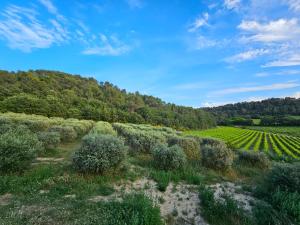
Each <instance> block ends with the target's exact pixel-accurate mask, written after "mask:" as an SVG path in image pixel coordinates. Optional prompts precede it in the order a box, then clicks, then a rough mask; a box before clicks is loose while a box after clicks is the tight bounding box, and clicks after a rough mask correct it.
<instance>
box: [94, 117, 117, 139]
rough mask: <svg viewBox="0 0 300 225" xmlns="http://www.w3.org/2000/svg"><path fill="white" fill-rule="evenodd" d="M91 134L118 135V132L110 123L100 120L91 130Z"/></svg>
mask: <svg viewBox="0 0 300 225" xmlns="http://www.w3.org/2000/svg"><path fill="white" fill-rule="evenodd" d="M90 134H110V135H115V136H116V135H117V132H116V131H115V130H114V129H113V127H112V125H111V124H110V123H108V122H103V121H99V122H97V123H96V124H95V125H94V127H93V128H92V129H91V130H90Z"/></svg>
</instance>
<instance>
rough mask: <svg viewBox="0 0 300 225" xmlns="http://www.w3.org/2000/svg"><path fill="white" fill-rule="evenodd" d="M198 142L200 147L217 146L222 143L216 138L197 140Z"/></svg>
mask: <svg viewBox="0 0 300 225" xmlns="http://www.w3.org/2000/svg"><path fill="white" fill-rule="evenodd" d="M199 142H200V144H201V146H205V145H218V144H223V143H224V142H223V141H221V140H219V139H216V138H199Z"/></svg>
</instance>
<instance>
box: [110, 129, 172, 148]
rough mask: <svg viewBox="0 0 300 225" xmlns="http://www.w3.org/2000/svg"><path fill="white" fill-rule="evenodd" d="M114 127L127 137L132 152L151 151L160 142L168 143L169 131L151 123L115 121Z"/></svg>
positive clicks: (119, 133)
mask: <svg viewBox="0 0 300 225" xmlns="http://www.w3.org/2000/svg"><path fill="white" fill-rule="evenodd" d="M113 127H114V128H115V129H116V130H117V132H118V135H120V136H122V137H124V138H125V141H126V144H127V145H128V146H130V147H131V148H130V150H131V153H137V152H145V153H150V151H151V149H153V148H154V146H155V145H156V144H158V143H166V141H167V138H166V137H167V136H168V135H170V134H169V133H168V132H169V131H164V132H163V130H162V129H161V128H156V127H153V126H149V125H135V124H121V123H114V124H113Z"/></svg>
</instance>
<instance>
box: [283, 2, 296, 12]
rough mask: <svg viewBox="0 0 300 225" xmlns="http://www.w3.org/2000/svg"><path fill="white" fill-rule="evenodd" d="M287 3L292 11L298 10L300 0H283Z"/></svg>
mask: <svg viewBox="0 0 300 225" xmlns="http://www.w3.org/2000/svg"><path fill="white" fill-rule="evenodd" d="M283 1H284V2H286V3H287V4H288V5H289V8H290V9H291V10H293V11H296V12H299V11H300V0H283Z"/></svg>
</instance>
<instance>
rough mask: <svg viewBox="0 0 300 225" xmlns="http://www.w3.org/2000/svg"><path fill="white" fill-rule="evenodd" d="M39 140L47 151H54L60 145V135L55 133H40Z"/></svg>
mask: <svg viewBox="0 0 300 225" xmlns="http://www.w3.org/2000/svg"><path fill="white" fill-rule="evenodd" d="M37 135H38V139H39V141H40V142H41V143H42V144H43V146H44V148H45V149H54V148H56V147H57V146H58V145H59V143H60V134H59V133H58V132H55V131H43V132H38V133H37Z"/></svg>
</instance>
